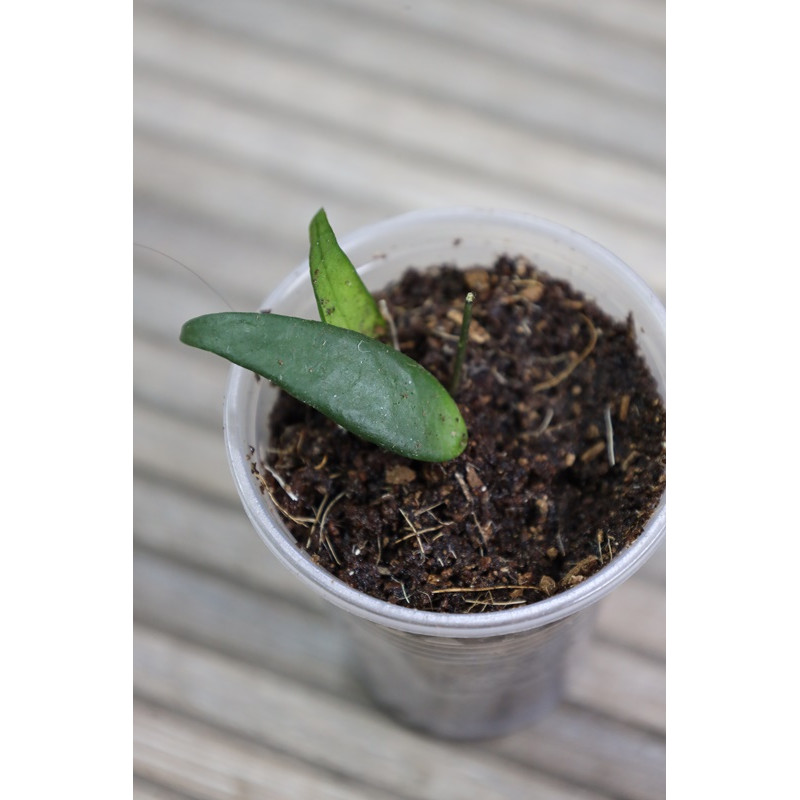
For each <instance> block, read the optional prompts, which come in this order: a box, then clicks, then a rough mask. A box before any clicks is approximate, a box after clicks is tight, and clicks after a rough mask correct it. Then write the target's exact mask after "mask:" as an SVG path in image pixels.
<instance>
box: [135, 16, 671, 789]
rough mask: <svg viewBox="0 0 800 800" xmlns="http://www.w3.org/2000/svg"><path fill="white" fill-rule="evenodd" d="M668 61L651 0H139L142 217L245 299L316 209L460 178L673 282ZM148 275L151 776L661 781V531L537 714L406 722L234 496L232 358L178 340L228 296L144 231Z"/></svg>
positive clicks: (527, 784) (138, 538)
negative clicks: (668, 273)
mask: <svg viewBox="0 0 800 800" xmlns="http://www.w3.org/2000/svg"><path fill="white" fill-rule="evenodd" d="M456 17H457V19H456ZM526 45H527V47H526ZM663 65H664V4H663V2H660V0H607V1H606V2H604V3H596V2H593V0H496V1H495V2H493V3H491V4H486V3H483V2H482V0H463V2H459V3H452V4H451V3H448V2H447V1H446V0H430V2H427V3H423V2H421V1H420V0H410V2H407V3H395V4H375V3H373V2H371V0H330V1H328V0H325V2H321V0H303V2H296V0H229V2H225V3H221V2H219V0H139V1H138V2H137V3H136V6H135V28H134V68H135V70H136V71H135V98H134V99H135V114H134V123H135V139H134V148H135V151H134V152H135V164H134V199H135V206H134V226H135V228H134V236H135V240H136V241H139V242H141V243H142V244H145V245H150V246H151V247H156V248H159V249H162V250H164V251H165V252H166V253H167V254H168V255H169V256H172V257H174V258H177V259H180V260H181V261H184V262H185V263H187V264H188V265H189V266H190V267H192V268H194V269H197V271H198V272H199V273H200V274H201V275H202V276H203V277H204V278H205V279H206V280H208V281H209V282H210V283H211V284H212V285H214V286H216V287H217V288H218V290H219V291H221V292H222V293H223V294H225V295H226V296H228V299H229V300H231V302H232V303H233V304H234V305H235V306H236V307H239V308H242V309H243V310H244V309H246V308H253V307H256V306H257V304H258V303H260V302H261V299H262V298H263V296H264V295H265V294H266V293H267V292H268V291H269V289H270V288H271V287H272V286H274V285H275V283H277V281H278V280H279V279H280V278H281V277H282V276H283V275H284V274H285V272H286V271H287V270H288V269H290V268H292V267H294V266H295V265H296V264H297V263H298V262H299V261H301V260H302V259H303V258H304V256H305V254H306V248H307V241H306V230H305V228H306V225H307V221H308V219H309V218H310V216H311V215H312V214H313V213H314V212H315V211H316V210H317V208H319V207H320V206H322V205H324V206H325V207H326V208H327V210H328V212H329V215H330V216H331V218H332V220H334V221H335V223H336V227H337V229H338V230H339V231H342V232H344V231H348V230H352V229H354V228H356V227H361V226H363V225H365V224H368V223H370V222H372V221H377V220H379V219H383V218H385V217H387V216H391V215H393V214H396V213H400V212H403V211H407V210H412V209H414V208H420V207H429V206H433V205H455V204H467V203H470V202H472V203H473V204H476V205H481V206H487V205H495V206H499V207H511V208H516V209H517V210H528V211H532V212H533V213H539V214H540V215H542V216H547V217H550V218H552V219H555V220H557V221H559V222H562V223H565V224H568V225H570V226H572V227H574V228H576V229H578V230H581V231H582V232H583V233H586V234H587V235H589V236H591V237H592V238H595V239H596V240H598V241H600V242H601V243H603V244H605V245H606V246H607V247H609V248H610V249H611V250H613V251H615V252H617V254H618V255H620V256H621V257H622V258H623V259H624V260H626V261H627V262H628V263H629V264H630V265H631V266H632V267H633V268H634V269H636V270H637V271H638V272H639V273H640V274H642V275H643V277H644V278H645V280H647V281H648V282H649V283H650V284H651V286H652V287H653V288H654V290H655V291H656V292H657V293H658V294H660V295H661V296H662V298H663V297H664V295H665V288H666V287H665V277H664V235H663V227H664V226H663V217H664V185H665V184H664V177H663V162H664V112H663V97H664V82H663ZM378 179H380V185H378V183H377V180H378ZM134 281H135V286H134V288H135V295H134V327H135V332H136V336H135V340H134V391H135V407H134V467H135V479H134V543H135V548H136V549H135V573H134V574H135V583H134V613H135V616H136V619H137V620H139V621H140V623H143V624H141V625H137V626H136V627H135V665H134V684H135V688H136V691H137V692H138V693H139V695H140V696H141V697H143V698H145V699H144V700H143V701H141V702H140V703H138V704H137V717H136V722H135V725H134V733H135V736H136V748H137V749H136V754H137V768H138V770H139V773H138V777H137V778H136V779H135V783H134V794H135V796H136V797H141V798H143V800H178V799H179V798H180V800H186V798H187V797H198V798H200V797H211V798H213V797H235V796H241V795H243V794H244V793H250V794H251V795H256V796H270V795H269V794H268V792H269V791H270V790H271V789H273V790H274V787H275V786H279V787H284V788H285V791H284V792H283V795H281V794H280V793H278V794H277V795H276V796H300V797H302V796H309V797H320V796H321V797H324V796H333V797H336V796H343V797H345V796H347V797H349V796H353V797H359V796H365V797H367V796H368V797H383V796H386V797H395V796H397V797H407V798H408V797H415V798H416V797H428V796H430V797H433V796H436V797H445V798H446V797H449V796H453V797H455V796H458V797H459V798H463V797H468V796H476V794H475V793H476V792H477V793H478V795H480V796H481V797H484V796H486V797H492V796H503V797H507V796H515V797H522V796H535V797H545V798H547V797H553V798H556V797H557V798H566V797H570V798H576V800H578V798H584V797H585V798H587V800H588V798H601V797H615V798H624V800H655V799H656V798H659V797H662V796H663V789H664V786H663V784H664V735H663V732H664V655H665V636H664V592H665V589H664V583H665V569H666V558H665V549H664V548H663V547H662V548H661V549H660V550H659V552H658V553H657V554H656V556H655V557H654V558H652V559H651V560H650V562H648V564H647V565H645V567H644V568H643V569H642V570H641V571H640V572H639V573H637V575H636V576H634V577H633V578H632V579H631V580H629V581H628V582H627V583H626V584H624V585H623V586H622V587H619V589H618V590H617V591H616V592H614V593H613V594H612V595H610V596H609V597H608V598H607V599H606V600H605V601H604V602H603V603H602V604H601V606H600V609H599V614H598V619H597V633H596V636H595V638H594V639H593V640H592V641H591V642H590V643H589V645H588V647H587V649H586V652H585V660H584V661H583V662H582V664H581V665H580V666H579V667H578V668H576V669H575V670H574V671H573V675H572V676H571V679H570V684H569V700H568V702H567V703H565V704H563V705H562V706H561V707H560V708H559V709H558V710H556V711H555V712H554V713H553V714H552V715H551V716H550V717H549V718H548V719H547V720H546V724H543V725H541V726H536V727H534V728H531V729H529V730H527V731H523V732H520V733H519V734H515V735H514V736H511V737H507V738H505V739H502V740H498V741H494V742H487V743H479V744H475V745H467V746H464V745H450V744H448V743H440V742H430V741H429V740H427V739H424V738H423V737H418V736H417V735H416V734H413V733H411V732H408V731H405V730H404V729H402V728H399V727H397V726H396V725H394V724H393V723H391V722H389V721H388V720H386V719H385V718H383V717H382V716H380V715H379V714H378V713H377V712H376V711H375V710H374V709H373V708H372V706H371V705H370V704H369V703H368V702H367V701H366V698H365V697H364V696H363V695H362V694H361V692H360V689H359V687H358V686H356V685H354V683H353V679H352V678H351V677H350V676H349V674H348V673H347V671H346V668H345V660H344V656H345V653H344V652H343V648H344V647H346V645H345V644H344V643H343V642H342V641H341V640H339V639H338V638H337V637H336V636H335V635H334V634H333V632H332V631H331V630H329V626H327V625H326V622H325V620H326V616H325V614H324V613H323V607H322V604H321V601H318V600H317V599H316V598H311V597H309V595H308V592H307V591H306V590H305V588H304V587H303V586H301V585H300V584H299V583H298V582H297V581H295V579H293V578H292V577H291V575H290V574H289V573H288V572H287V571H286V570H285V569H284V568H283V567H282V566H281V565H280V564H278V563H277V561H276V560H275V559H274V558H273V557H272V556H271V554H270V553H269V551H268V550H267V549H266V548H265V546H264V545H263V544H262V543H261V541H260V540H259V539H258V537H257V535H256V534H255V532H254V531H253V529H252V527H251V526H250V523H249V522H248V520H247V518H246V517H245V515H244V512H243V510H242V509H241V507H240V504H239V500H238V497H237V496H236V492H235V490H234V487H233V483H232V480H231V478H230V474H229V470H228V467H227V463H226V459H225V453H224V447H223V440H222V423H221V413H222V397H223V393H224V388H225V382H226V378H227V370H228V368H227V365H226V364H225V363H224V362H222V361H221V360H219V359H214V358H213V357H211V356H208V355H207V354H204V353H199V352H194V351H192V350H191V349H189V348H184V347H183V346H181V345H180V344H179V343H178V342H177V331H178V330H179V328H180V325H181V324H182V322H183V321H184V320H185V319H186V318H188V317H189V316H194V315H195V314H198V313H203V312H204V311H214V310H220V307H221V305H220V301H219V300H218V298H216V297H215V296H214V295H213V294H212V293H210V292H209V291H208V290H207V289H206V288H205V287H204V286H203V285H202V284H201V283H200V282H199V281H197V279H196V278H194V277H193V276H191V275H189V274H188V273H186V271H185V270H182V269H181V268H180V267H178V266H177V265H174V264H170V263H169V261H168V259H165V258H164V257H163V256H158V255H157V254H154V253H150V252H148V251H144V250H142V249H141V248H137V249H136V250H135V251H134ZM277 641H280V642H281V643H282V644H281V645H280V646H279V647H276V646H275V642H277ZM150 701H153V703H155V705H153V704H151V702H150ZM187 715H188V716H187ZM365 753H366V754H367V757H366V758H364V754H365ZM267 767H268V768H267ZM273 774H274V779H273ZM453 776H455V778H454V777H453ZM419 787H422V788H421V789H420V788H419ZM340 790H341V791H340ZM348 791H349V792H350V794H348ZM325 792H328V794H326V793H325ZM337 792H338V794H337ZM492 792H494V794H492ZM304 793H305V795H304ZM381 793H382V794H381Z"/></svg>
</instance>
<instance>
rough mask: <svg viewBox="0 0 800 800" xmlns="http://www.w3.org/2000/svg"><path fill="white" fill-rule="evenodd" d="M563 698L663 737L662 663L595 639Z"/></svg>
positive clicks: (664, 723) (576, 669) (663, 696)
mask: <svg viewBox="0 0 800 800" xmlns="http://www.w3.org/2000/svg"><path fill="white" fill-rule="evenodd" d="M567 698H568V699H569V700H570V701H572V702H574V703H578V704H580V705H584V706H588V707H590V708H592V709H594V710H596V711H605V712H607V713H608V714H612V715H613V716H614V717H615V718H617V719H619V720H621V721H623V722H629V723H630V724H632V725H638V726H641V727H642V728H644V729H646V730H649V731H652V732H654V733H659V734H663V733H664V731H665V726H666V682H665V668H664V665H663V664H662V663H659V662H656V661H653V660H652V659H650V658H647V657H645V656H640V655H638V654H634V653H632V652H631V651H630V650H627V649H626V650H623V649H620V648H619V647H617V646H615V645H613V644H611V643H608V642H605V641H602V640H599V639H595V640H594V641H593V642H592V645H591V647H587V648H586V651H585V654H584V657H583V658H582V659H580V660H579V661H578V662H577V664H576V667H575V669H574V674H573V675H572V676H571V680H570V682H569V684H568V691H567Z"/></svg>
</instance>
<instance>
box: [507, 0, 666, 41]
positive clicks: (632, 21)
mask: <svg viewBox="0 0 800 800" xmlns="http://www.w3.org/2000/svg"><path fill="white" fill-rule="evenodd" d="M500 1H501V2H502V3H503V4H504V5H512V6H517V7H521V8H524V9H536V10H537V12H538V13H540V14H552V15H554V16H557V17H560V18H562V19H564V20H565V24H568V25H572V26H575V27H579V26H580V27H586V28H589V29H590V30H592V31H594V32H595V34H596V35H598V36H603V37H606V36H611V37H614V36H625V37H628V38H630V39H632V40H633V41H638V42H640V43H642V44H648V45H650V46H651V47H657V48H659V50H660V51H663V47H664V40H665V33H666V32H665V7H664V3H663V2H662V1H661V0H655V2H653V0H603V2H602V3H598V2H597V0H500Z"/></svg>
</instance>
